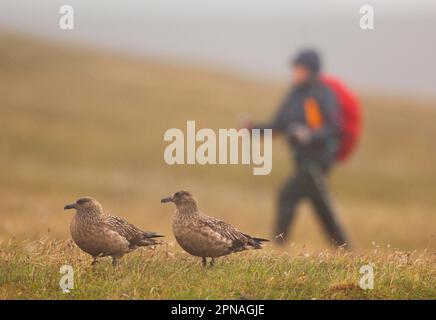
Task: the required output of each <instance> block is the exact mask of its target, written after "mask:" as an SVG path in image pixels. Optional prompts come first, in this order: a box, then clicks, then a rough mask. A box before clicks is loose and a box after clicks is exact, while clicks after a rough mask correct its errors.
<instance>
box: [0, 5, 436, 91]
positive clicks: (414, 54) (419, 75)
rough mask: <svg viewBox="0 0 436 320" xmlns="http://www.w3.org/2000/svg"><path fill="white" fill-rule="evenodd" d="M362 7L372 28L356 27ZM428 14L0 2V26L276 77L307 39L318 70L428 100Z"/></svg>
mask: <svg viewBox="0 0 436 320" xmlns="http://www.w3.org/2000/svg"><path fill="white" fill-rule="evenodd" d="M64 4H69V5H72V6H73V7H74V9H75V12H74V13H75V30H73V31H62V30H60V29H59V27H58V22H59V17H60V14H59V8H60V6H62V5H64ZM363 4H370V5H372V6H373V7H374V10H375V30H361V29H360V28H359V20H360V13H359V8H360V6H361V5H363ZM435 15H436V2H435V1H432V0H418V1H407V0H401V1H398V0H397V1H393V0H391V1H360V0H352V1H340V0H328V1H292V2H291V1H285V0H272V1H261V0H254V1H253V0H219V1H210V0H209V1H205V0H184V1H169V0H147V1H140V0H125V1H87V0H72V1H65V0H63V1H58V0H45V1H38V2H34V1H23V0H2V1H1V3H0V31H3V32H5V31H7V32H11V31H12V32H13V31H20V32H25V33H31V34H36V35H40V36H43V37H49V38H56V39H59V40H62V41H66V42H71V41H73V42H79V43H83V44H84V45H87V46H89V45H91V46H97V47H101V48H108V49H112V50H116V51H120V52H123V53H129V54H133V55H139V56H143V55H146V56H148V57H155V58H158V59H159V60H168V61H175V62H178V63H187V64H197V65H198V64H200V65H207V66H209V67H213V68H216V69H218V70H223V71H226V72H234V73H237V74H239V75H242V76H250V77H251V76H255V77H258V78H259V79H273V80H279V81H282V80H285V79H287V77H288V70H287V64H288V61H289V57H290V55H291V54H293V53H294V51H295V50H296V49H298V48H300V47H301V46H312V45H315V46H316V47H318V48H321V49H322V52H323V54H324V60H325V62H326V69H327V71H329V72H331V73H334V74H337V75H338V76H340V77H342V78H343V79H345V80H347V81H348V82H349V83H351V84H352V85H354V86H356V87H358V88H359V89H360V90H365V91H371V92H373V93H383V95H386V94H388V95H394V96H414V97H420V98H427V97H428V98H434V97H436V93H435V91H434V87H435V84H436V75H435V71H436V62H435V57H436V43H435V41H434V31H435V30H436V19H435V18H434V17H435Z"/></svg>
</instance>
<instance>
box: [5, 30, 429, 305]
mask: <svg viewBox="0 0 436 320" xmlns="http://www.w3.org/2000/svg"><path fill="white" fill-rule="evenodd" d="M285 90H286V88H285V86H284V85H283V84H276V83H270V82H262V81H255V80H251V79H244V78H238V77H236V76H231V75H228V74H223V73H220V72H217V71H213V70H200V69H196V68H193V67H185V66H179V65H170V64H163V63H161V62H159V61H153V60H150V59H133V58H126V57H122V56H116V55H110V54H107V53H104V54H103V53H99V52H94V51H92V50H88V49H80V48H75V47H74V48H73V47H68V46H62V45H55V44H52V43H47V42H44V41H40V40H35V39H29V38H26V37H23V36H18V35H13V34H0V153H1V155H2V156H1V157H0V204H1V205H0V240H2V241H3V244H2V247H1V248H2V250H1V252H0V255H1V257H2V258H1V259H0V264H1V268H0V281H1V282H0V283H1V285H0V293H1V294H0V297H2V298H19V297H23V298H31V297H32V298H177V297H186V298H192V297H197V298H217V297H218V298H241V297H245V296H247V297H253V298H341V297H352V298H377V297H380V298H418V297H423V298H434V292H431V290H430V289H431V286H430V284H431V277H430V276H431V275H433V276H434V266H433V265H434V263H433V264H432V263H431V261H432V260H431V259H433V256H432V253H433V252H435V251H436V240H435V226H436V215H434V212H435V211H436V197H435V196H434V195H435V193H436V170H434V161H435V159H436V145H435V143H436V142H435V139H433V137H435V136H436V126H435V125H434V119H436V104H435V103H434V101H420V100H416V99H400V98H389V97H375V96H371V95H361V99H362V104H363V106H364V117H365V125H364V127H365V130H364V135H363V137H362V141H361V143H360V146H359V149H358V150H357V152H356V154H355V155H354V157H353V159H352V160H351V161H349V162H347V163H345V164H343V165H341V166H339V167H338V168H337V169H336V170H335V172H334V173H333V175H332V177H331V178H332V179H331V183H332V185H333V190H334V195H335V199H336V200H337V204H338V206H339V209H340V219H341V220H342V222H343V224H344V227H345V228H346V230H347V231H348V233H349V234H350V236H351V239H352V241H353V245H354V247H356V248H357V250H356V252H355V253H354V255H352V256H348V255H345V256H343V255H337V254H335V253H331V252H329V251H326V250H327V248H328V245H327V243H326V241H325V239H324V236H323V233H322V231H321V229H320V227H319V225H318V221H316V218H315V217H314V215H313V214H312V212H311V210H310V208H308V207H307V205H306V204H303V206H302V207H301V208H300V209H301V210H300V212H299V215H298V217H297V221H296V225H295V226H294V228H293V234H292V235H293V237H292V240H293V244H290V245H289V246H288V247H287V248H285V250H283V251H282V252H278V251H276V250H274V249H266V250H263V251H261V252H256V253H247V254H245V253H244V254H241V255H235V256H232V257H229V258H228V259H225V260H224V261H223V262H222V263H219V264H218V266H217V268H215V269H214V270H202V269H201V268H199V264H198V262H197V261H195V260H192V259H191V258H189V257H187V256H185V255H184V254H183V253H182V252H181V251H180V249H179V247H178V246H177V245H174V246H171V247H165V248H159V249H157V250H156V251H141V252H138V253H134V254H130V255H128V256H127V257H126V258H125V259H124V261H123V264H122V265H121V266H120V269H119V270H118V271H117V272H116V273H114V272H112V271H111V269H110V268H108V265H109V264H107V263H102V266H99V267H98V270H97V273H90V272H89V270H88V269H87V266H88V263H89V261H88V259H87V258H86V257H85V256H84V255H83V254H80V253H79V252H77V249H75V248H70V246H69V245H67V244H66V242H65V241H66V239H68V238H69V232H68V226H69V222H70V220H71V214H70V213H65V212H64V211H63V210H62V208H63V206H64V205H65V204H66V203H70V202H72V201H74V200H75V199H77V198H78V197H80V196H84V195H90V196H93V197H94V198H96V199H98V200H99V201H100V202H101V203H102V204H103V205H104V207H105V208H106V210H107V211H108V212H110V213H114V214H118V215H120V216H123V217H124V218H126V219H128V220H129V221H130V222H132V223H134V224H136V225H138V226H139V227H141V228H144V229H148V230H154V231H158V232H160V233H163V234H166V235H167V238H166V239H167V241H168V242H174V238H173V237H172V233H171V228H170V226H171V213H172V210H173V209H170V208H169V207H168V206H161V204H160V203H159V200H160V199H161V198H162V197H164V196H167V195H169V194H171V193H173V192H175V191H177V190H180V189H187V190H190V191H191V192H193V193H194V194H195V195H196V196H197V198H198V200H199V204H200V208H201V209H202V210H204V211H205V212H206V213H207V214H209V215H212V216H216V217H218V218H221V219H224V220H226V221H228V222H230V223H232V224H234V225H235V226H237V227H239V228H240V229H242V230H243V231H245V232H248V233H251V234H255V235H258V236H262V237H272V236H273V235H272V234H271V230H272V226H273V222H274V213H275V212H274V211H275V197H276V191H277V189H278V188H279V186H280V184H281V183H282V182H283V180H284V179H285V177H286V176H287V175H288V174H289V173H290V170H292V168H291V164H290V163H291V161H290V159H289V155H288V149H287V146H286V144H285V143H284V142H283V141H282V140H281V139H276V140H275V141H274V144H273V171H272V173H271V174H270V175H268V176H264V177H259V176H253V175H252V168H251V167H250V166H168V165H166V164H165V163H164V161H163V151H164V148H165V146H166V144H165V143H164V141H163V134H164V132H165V130H167V129H168V128H173V127H175V128H181V129H183V128H185V126H186V120H196V123H197V128H200V127H210V128H231V127H237V126H238V124H239V123H238V117H239V115H241V114H244V113H250V114H251V115H252V116H253V118H255V119H268V118H269V117H270V116H271V114H272V113H273V112H274V110H275V108H276V105H277V103H278V102H279V101H280V99H281V97H282V96H283V94H284V92H285ZM48 231H49V235H50V239H52V240H41V239H45V237H46V236H47V232H48ZM12 238H13V239H16V240H14V241H12V244H10V245H8V243H9V241H10V239H12ZM26 239H30V240H26ZM53 239H57V240H53ZM22 241H35V242H33V243H35V244H37V246H36V248H37V251H36V253H35V254H32V255H28V254H26V253H25V251H23V250H24V249H23V244H22V243H23V242H22ZM39 241H41V244H39ZM374 243H375V246H380V247H387V246H390V247H391V248H397V249H395V250H397V251H401V252H415V250H418V251H419V252H424V250H427V251H426V252H427V254H424V253H423V254H424V256H425V257H423V258H416V259H417V261H421V260H419V259H423V261H425V262H422V264H421V262H419V263H417V264H414V263H412V264H404V265H402V266H401V267H398V268H396V266H400V265H401V264H399V262H398V261H397V260H396V259H397V258H396V253H395V250H394V249H391V251H392V252H387V253H383V254H382V253H377V254H373V252H372V251H373V250H374ZM303 247H304V250H303V251H301V250H300V249H298V250H296V249H295V248H303ZM38 250H40V251H38ZM388 251H389V250H388ZM41 252H43V254H42V253H41ZM302 252H303V254H310V257H309V258H307V257H305V256H304V255H303V256H298V255H299V254H301V253H302ZM316 252H325V255H326V256H327V257H328V258H319V257H318V256H317V254H316ZM364 252H370V253H371V254H369V256H361V254H364ZM416 255H417V253H415V254H414V256H415V257H416ZM242 257H244V259H242ZM363 257H365V258H363ZM360 259H368V260H372V261H376V262H377V261H378V262H379V263H377V264H376V268H377V274H378V277H379V281H380V282H378V283H379V285H380V287H377V286H376V289H374V290H373V291H371V292H366V291H365V292H362V291H360V290H355V289H353V288H355V285H356V279H357V277H358V276H359V275H358V272H356V270H358V267H359V266H360V262H361V261H360ZM429 261H430V262H429ZM65 263H72V265H73V266H74V267H75V269H76V272H77V274H76V281H77V283H76V284H77V289H76V290H75V291H74V292H73V293H72V294H71V295H68V296H65V295H63V294H61V293H59V292H58V287H57V282H58V281H59V273H58V271H59V267H60V265H62V264H65ZM159 270H161V272H156V271H159ZM303 272H305V273H306V275H305V276H304V275H303ZM228 274H231V275H232V277H230V278H229V279H227V278H225V277H224V275H228ZM286 274H288V276H286ZM171 277H173V278H171ZM317 277H319V279H318V280H317ZM298 279H300V280H298ZM304 279H306V280H304ZM176 280H177V281H176ZM298 281H301V283H299V282H298ZM216 283H219V284H220V285H222V287H221V286H220V287H215V284H216ZM169 284H171V286H170V285H169ZM433 287H434V282H433ZM153 288H155V289H153ZM347 288H349V289H347ZM348 291H350V292H351V293H349V292H348ZM20 292H21V294H20ZM123 295H125V296H123Z"/></svg>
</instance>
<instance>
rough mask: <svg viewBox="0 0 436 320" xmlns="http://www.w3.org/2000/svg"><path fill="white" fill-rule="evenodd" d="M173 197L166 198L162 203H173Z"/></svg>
mask: <svg viewBox="0 0 436 320" xmlns="http://www.w3.org/2000/svg"><path fill="white" fill-rule="evenodd" d="M173 200H174V199H173V197H166V198H163V199H162V200H161V201H160V203H167V202H173Z"/></svg>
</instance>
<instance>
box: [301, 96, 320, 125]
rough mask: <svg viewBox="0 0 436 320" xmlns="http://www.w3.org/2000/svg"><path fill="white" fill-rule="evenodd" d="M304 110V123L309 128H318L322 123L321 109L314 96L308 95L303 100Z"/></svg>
mask: <svg viewBox="0 0 436 320" xmlns="http://www.w3.org/2000/svg"><path fill="white" fill-rule="evenodd" d="M304 112H305V115H306V123H307V125H308V126H309V128H311V129H319V128H321V127H322V125H323V123H324V118H323V116H322V113H321V110H320V109H319V105H318V102H317V101H316V99H315V98H313V97H310V98H307V99H306V100H305V101H304Z"/></svg>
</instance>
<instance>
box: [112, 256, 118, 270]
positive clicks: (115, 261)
mask: <svg viewBox="0 0 436 320" xmlns="http://www.w3.org/2000/svg"><path fill="white" fill-rule="evenodd" d="M117 265H118V259H117V258H115V257H112V267H113V268H114V269H115V268H116V267H117Z"/></svg>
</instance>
